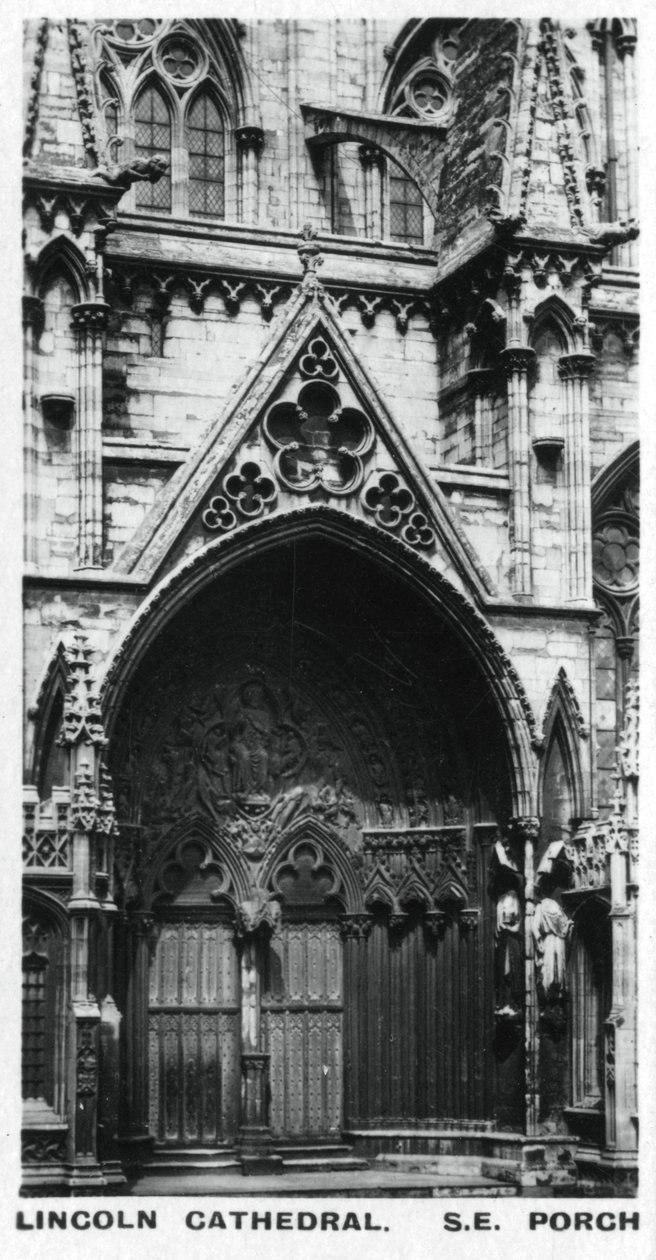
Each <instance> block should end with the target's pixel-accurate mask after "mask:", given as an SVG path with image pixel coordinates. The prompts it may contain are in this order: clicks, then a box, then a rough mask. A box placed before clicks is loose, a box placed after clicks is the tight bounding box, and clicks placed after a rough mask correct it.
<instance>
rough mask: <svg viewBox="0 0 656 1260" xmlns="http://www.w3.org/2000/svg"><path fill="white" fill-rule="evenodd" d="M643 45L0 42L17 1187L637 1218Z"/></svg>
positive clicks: (471, 31) (46, 32)
mask: <svg viewBox="0 0 656 1260" xmlns="http://www.w3.org/2000/svg"><path fill="white" fill-rule="evenodd" d="M638 36H639V31H638V29H637V26H636V22H635V21H632V20H629V19H626V18H611V17H609V18H603V19H597V20H590V21H587V22H585V21H580V22H579V24H578V25H571V26H568V25H567V24H566V22H556V21H552V20H550V19H548V18H545V19H542V20H532V19H527V20H524V19H522V20H519V19H515V20H504V19H503V18H502V17H499V18H498V19H485V20H482V19H479V18H476V19H470V20H467V19H466V18H464V17H461V18H458V19H456V18H451V19H441V18H440V19H438V18H435V19H428V18H424V19H416V20H411V21H405V22H404V21H399V22H395V21H394V20H388V19H384V20H382V19H375V20H374V19H369V18H366V19H364V18H363V19H360V18H358V17H357V16H356V17H353V18H350V19H348V20H346V19H343V18H336V17H332V18H331V19H330V20H328V19H320V18H316V19H315V18H308V19H305V18H302V17H298V18H297V19H294V20H291V19H286V20H266V21H258V20H245V21H242V20H239V21H238V20H232V19H231V20H228V19H225V20H223V19H218V18H216V19H213V18H203V19H199V20H191V19H189V20H187V19H182V18H181V19H171V18H169V19H165V20H164V19H162V20H160V19H146V18H125V19H124V20H114V19H108V20H106V21H102V20H85V21H78V20H53V19H43V20H30V21H28V22H27V23H26V24H25V42H24V56H25V62H24V83H25V107H24V134H23V144H24V149H23V158H24V164H23V165H24V221H23V251H24V286H23V330H24V332H23V336H24V340H23V347H24V350H23V364H24V403H25V415H24V477H23V483H24V505H25V516H24V539H25V552H24V568H23V576H24V729H25V743H24V766H23V782H24V788H23V793H24V815H23V827H22V837H23V838H22V854H23V857H22V869H23V895H24V901H23V956H22V986H23V1031H22V1093H23V1111H22V1183H21V1192H22V1194H23V1195H28V1196H44V1195H51V1196H58V1195H59V1196H60V1195H65V1196H68V1195H72V1196H79V1195H87V1196H92V1195H99V1194H100V1195H136V1196H139V1195H149V1194H170V1193H176V1194H181V1193H188V1194H203V1193H205V1194H210V1193H211V1194H218V1195H221V1194H227V1193H228V1192H229V1193H231V1194H242V1195H243V1194H253V1193H255V1191H256V1189H257V1188H258V1187H259V1190H260V1192H261V1191H262V1187H264V1186H266V1187H269V1190H271V1187H273V1188H274V1189H273V1191H272V1192H273V1193H277V1194H297V1195H303V1194H304V1193H305V1194H309V1193H312V1194H314V1195H317V1194H322V1193H324V1194H327V1193H330V1194H337V1195H340V1194H345V1195H349V1194H350V1195H360V1196H364V1197H367V1196H369V1195H371V1194H374V1195H382V1194H386V1195H396V1196H402V1195H412V1196H413V1197H421V1196H422V1195H424V1196H427V1197H431V1196H432V1197H435V1196H440V1195H442V1196H444V1197H446V1196H448V1195H449V1194H451V1193H453V1192H457V1193H461V1194H471V1195H474V1194H483V1195H488V1196H495V1195H496V1196H506V1197H518V1196H526V1195H529V1196H531V1197H533V1198H535V1197H536V1196H540V1195H543V1196H546V1197H552V1198H553V1197H567V1196H579V1197H580V1196H604V1197H608V1196H627V1195H632V1194H634V1193H635V1191H636V1187H637V1168H638V1102H637V1023H636V973H637V960H636V952H637V951H636V940H637V928H636V924H637V917H636V916H637V902H638V854H639V821H638V778H639V766H638V720H639V694H638V679H637V675H638V638H639V632H638V624H639V621H638V618H639V614H638V564H639V497H638V496H639V453H638V422H639V417H638V405H637V372H638V355H639V319H638V315H639V307H638V270H637V268H638V245H639V212H638V205H637V185H638V162H639V157H638V151H637V142H636V131H637V121H636V120H637V108H638V106H637V88H636V84H637V74H638V66H637V58H638V54H639V46H638ZM16 1176H17V1184H18V1171H17V1174H16Z"/></svg>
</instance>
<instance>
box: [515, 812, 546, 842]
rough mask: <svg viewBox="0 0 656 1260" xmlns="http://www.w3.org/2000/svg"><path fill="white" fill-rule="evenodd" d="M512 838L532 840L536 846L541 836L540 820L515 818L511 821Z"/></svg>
mask: <svg viewBox="0 0 656 1260" xmlns="http://www.w3.org/2000/svg"><path fill="white" fill-rule="evenodd" d="M511 832H512V836H513V838H514V839H516V840H530V841H531V842H532V844H535V842H536V840H537V839H538V836H539V835H540V819H539V818H534V817H527V818H513V819H512V821H511Z"/></svg>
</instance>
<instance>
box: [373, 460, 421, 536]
mask: <svg viewBox="0 0 656 1260" xmlns="http://www.w3.org/2000/svg"><path fill="white" fill-rule="evenodd" d="M362 506H363V507H364V509H365V511H367V512H373V514H374V518H375V520H376V522H377V524H378V525H381V526H382V528H383V529H388V530H390V531H392V532H396V531H397V530H399V529H400V532H401V537H402V538H403V541H404V542H407V543H409V545H410V546H411V547H432V546H433V543H434V542H435V531H434V530H433V528H432V527H431V525H430V524H429V522H428V520H427V518H426V516H425V515H424V513H423V512H421V511H418V510H417V501H416V499H415V496H414V494H413V493H412V491H411V490H409V489H408V487H407V486H406V485H404V483H403V482H402V480H401V478H400V477H398V476H397V474H396V473H392V472H385V473H381V474H380V476H379V477H378V479H377V480H376V481H374V482H372V483H371V484H370V485H369V486H368V487H367V489H366V490H365V492H364V494H363V495H362Z"/></svg>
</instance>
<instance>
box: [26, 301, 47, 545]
mask: <svg viewBox="0 0 656 1260" xmlns="http://www.w3.org/2000/svg"><path fill="white" fill-rule="evenodd" d="M42 327H43V302H42V301H41V299H40V298H37V297H32V296H30V295H26V296H25V297H24V298H23V407H24V413H25V421H24V430H23V434H24V436H23V443H24V445H23V503H24V524H25V529H24V547H25V552H24V555H25V562H26V563H27V564H36V562H37V557H38V548H37V538H36V528H37V514H36V508H37V443H38V434H39V411H38V406H39V403H38V396H37V389H38V373H37V356H36V349H37V345H38V341H39V336H40V334H41V329H42Z"/></svg>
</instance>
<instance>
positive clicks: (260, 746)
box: [228, 682, 291, 805]
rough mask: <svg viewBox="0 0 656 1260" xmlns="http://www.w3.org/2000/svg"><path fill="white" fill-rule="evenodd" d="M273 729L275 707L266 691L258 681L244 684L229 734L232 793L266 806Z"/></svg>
mask: <svg viewBox="0 0 656 1260" xmlns="http://www.w3.org/2000/svg"><path fill="white" fill-rule="evenodd" d="M274 726H275V716H274V713H273V708H272V706H271V704H270V703H268V701H267V698H266V696H265V692H264V688H263V687H262V686H261V684H260V683H257V682H248V683H245V684H244V686H243V688H242V691H241V697H240V704H239V708H238V711H237V715H236V718H235V721H234V725H233V726H232V729H231V732H230V744H229V754H228V758H229V763H230V768H231V771H232V793H233V795H234V796H235V797H237V799H243V800H245V801H247V802H248V803H249V804H253V805H262V804H264V805H266V804H268V802H269V799H270V796H269V786H270V785H269V757H270V753H271V745H272V742H273V733H274ZM281 733H282V732H281ZM290 742H291V741H290ZM289 751H291V750H289Z"/></svg>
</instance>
